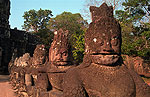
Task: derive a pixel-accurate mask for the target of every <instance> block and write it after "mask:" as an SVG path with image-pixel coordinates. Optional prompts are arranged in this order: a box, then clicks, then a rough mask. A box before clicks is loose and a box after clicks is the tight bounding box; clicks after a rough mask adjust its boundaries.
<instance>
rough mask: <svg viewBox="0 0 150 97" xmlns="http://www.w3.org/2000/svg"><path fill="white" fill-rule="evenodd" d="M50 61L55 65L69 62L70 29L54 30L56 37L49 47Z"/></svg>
mask: <svg viewBox="0 0 150 97" xmlns="http://www.w3.org/2000/svg"><path fill="white" fill-rule="evenodd" d="M49 61H51V62H52V63H53V64H54V65H66V64H67V62H68V31H63V30H62V29H60V30H58V31H55V32H54V39H53V42H52V44H51V47H50V49H49Z"/></svg>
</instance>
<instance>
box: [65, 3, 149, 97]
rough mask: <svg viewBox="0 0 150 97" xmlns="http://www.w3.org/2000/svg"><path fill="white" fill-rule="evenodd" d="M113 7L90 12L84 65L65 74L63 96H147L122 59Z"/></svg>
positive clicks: (117, 24)
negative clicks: (90, 20) (91, 18)
mask: <svg viewBox="0 0 150 97" xmlns="http://www.w3.org/2000/svg"><path fill="white" fill-rule="evenodd" d="M112 10H113V9H112V7H108V6H107V5H106V4H105V3H103V4H102V5H101V6H100V7H99V8H96V7H95V8H94V9H92V17H93V21H92V22H91V23H90V25H89V28H88V30H87V32H86V33H85V49H86V50H85V56H84V59H83V63H82V64H80V65H79V66H78V67H76V68H73V69H70V70H69V71H67V73H66V74H65V77H64V81H63V97H149V96H150V87H149V86H148V85H147V84H146V83H144V81H143V80H142V79H141V78H140V76H139V75H137V74H136V73H135V72H134V71H133V70H130V69H128V68H127V67H126V65H124V64H123V60H122V57H121V28H120V25H119V23H118V22H117V21H116V20H115V19H114V18H113V15H112V14H113V11H112Z"/></svg>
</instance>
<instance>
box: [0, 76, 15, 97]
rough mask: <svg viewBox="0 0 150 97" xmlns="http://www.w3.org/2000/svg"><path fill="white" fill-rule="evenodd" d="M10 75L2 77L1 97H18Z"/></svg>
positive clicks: (0, 80) (0, 78)
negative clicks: (11, 83) (10, 82)
mask: <svg viewBox="0 0 150 97" xmlns="http://www.w3.org/2000/svg"><path fill="white" fill-rule="evenodd" d="M8 79H9V76H8V75H0V97H16V96H15V93H14V90H13V89H12V87H11V85H10V84H9V80H8Z"/></svg>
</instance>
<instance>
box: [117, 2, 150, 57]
mask: <svg viewBox="0 0 150 97" xmlns="http://www.w3.org/2000/svg"><path fill="white" fill-rule="evenodd" d="M149 3H150V0H126V1H125V2H123V4H122V5H123V6H124V10H117V11H116V18H117V19H118V20H119V22H120V24H121V27H122V36H123V39H122V41H123V44H122V53H123V54H128V55H132V56H133V55H134V56H140V57H143V58H145V59H147V60H150V58H149V56H150V28H149V27H150V18H149V10H148V6H149Z"/></svg>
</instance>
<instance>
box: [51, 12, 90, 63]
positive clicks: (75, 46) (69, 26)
mask: <svg viewBox="0 0 150 97" xmlns="http://www.w3.org/2000/svg"><path fill="white" fill-rule="evenodd" d="M87 26H88V23H87V21H85V20H84V19H83V18H82V16H81V15H80V14H79V13H76V14H72V13H71V12H63V13H62V14H60V15H57V16H56V17H55V18H51V19H50V21H49V26H48V28H49V29H50V30H58V29H60V28H62V29H63V30H68V31H69V43H70V45H71V50H72V53H73V58H74V61H75V63H76V64H79V63H81V62H82V58H83V52H84V41H83V38H84V33H85V31H86V29H87Z"/></svg>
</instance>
